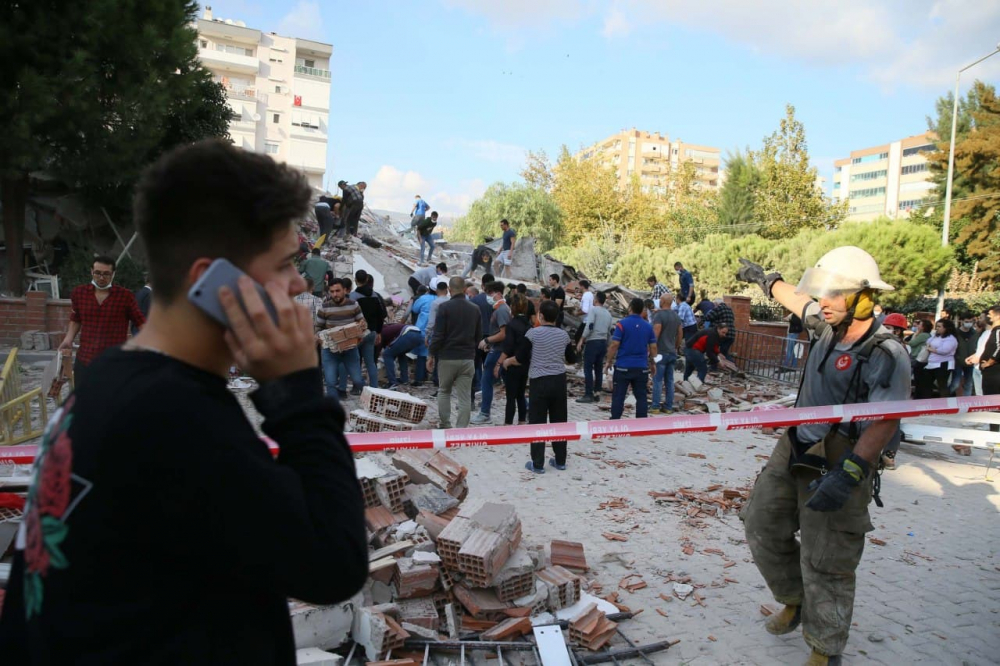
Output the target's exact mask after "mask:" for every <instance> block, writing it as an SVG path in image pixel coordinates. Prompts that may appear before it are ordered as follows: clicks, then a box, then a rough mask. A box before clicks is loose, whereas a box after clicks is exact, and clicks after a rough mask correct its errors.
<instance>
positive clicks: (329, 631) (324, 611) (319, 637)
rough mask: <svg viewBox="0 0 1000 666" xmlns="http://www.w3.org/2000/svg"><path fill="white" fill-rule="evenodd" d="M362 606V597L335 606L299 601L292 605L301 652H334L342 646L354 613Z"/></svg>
mask: <svg viewBox="0 0 1000 666" xmlns="http://www.w3.org/2000/svg"><path fill="white" fill-rule="evenodd" d="M361 603H362V596H361V595H360V594H358V595H355V596H354V597H352V598H351V599H350V600H348V601H345V602H342V603H339V604H335V605H333V606H314V605H312V604H307V603H303V602H301V601H295V602H292V603H291V604H290V608H289V613H290V615H291V618H292V632H293V633H294V635H295V647H296V648H297V649H304V648H319V649H320V650H325V649H332V648H336V647H339V646H340V645H342V644H343V643H344V642H345V641H346V640H347V638H348V636H349V634H350V631H351V623H352V621H353V618H354V611H355V609H356V608H359V607H360V606H361Z"/></svg>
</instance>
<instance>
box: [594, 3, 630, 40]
mask: <svg viewBox="0 0 1000 666" xmlns="http://www.w3.org/2000/svg"><path fill="white" fill-rule="evenodd" d="M631 31H632V24H631V23H629V21H628V19H627V18H625V14H623V13H622V11H621V9H619V8H618V7H617V6H615V7H612V8H611V9H610V10H609V11H608V13H607V14H606V15H605V16H604V28H603V29H602V30H601V34H602V35H604V36H605V37H607V38H608V39H612V38H614V37H625V36H627V35H628V34H629V33H630V32H631Z"/></svg>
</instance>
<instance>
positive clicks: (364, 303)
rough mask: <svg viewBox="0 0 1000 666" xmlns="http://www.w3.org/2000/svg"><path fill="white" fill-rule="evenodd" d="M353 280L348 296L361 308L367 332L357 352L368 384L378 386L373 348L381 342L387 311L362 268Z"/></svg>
mask: <svg viewBox="0 0 1000 666" xmlns="http://www.w3.org/2000/svg"><path fill="white" fill-rule="evenodd" d="M354 280H355V282H356V283H357V285H356V286H355V288H354V291H352V292H351V295H350V298H351V299H352V300H353V301H354V302H355V303H357V304H358V307H359V308H361V314H362V315H364V318H365V324H366V325H367V327H368V332H367V333H365V337H363V338H362V339H361V342H359V343H358V353H359V354H360V355H361V361H362V362H363V363H364V364H365V371H366V372H367V373H368V385H369V386H371V387H377V386H378V364H377V363H376V362H375V359H376V358H377V355H376V352H375V349H376V347H378V345H379V343H380V342H381V339H380V336H381V334H382V328H383V327H384V326H385V322H386V320H387V319H388V318H389V312H388V311H387V310H386V308H385V301H384V300H382V296H381V295H380V294H378V293H377V292H376V291H375V289H374V288H373V284H374V282H375V279H374V278H373V277H372V276H371V275H369V274H368V271H365V270H363V269H361V270H357V271H355V272H354Z"/></svg>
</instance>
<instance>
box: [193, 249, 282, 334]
mask: <svg viewBox="0 0 1000 666" xmlns="http://www.w3.org/2000/svg"><path fill="white" fill-rule="evenodd" d="M244 275H246V273H244V272H243V271H241V270H240V269H239V268H237V267H236V266H234V265H233V264H232V263H230V262H229V261H227V260H226V259H216V260H215V261H213V262H212V264H211V265H210V266H209V267H208V270H207V271H205V272H204V273H203V274H202V276H201V277H200V278H198V281H197V282H195V283H194V284H193V285H192V286H191V288H190V289H189V290H188V300H189V301H191V303H193V304H194V306H195V307H197V308H198V309H199V310H201V311H202V312H204V313H205V314H207V315H208V316H209V317H211V318H212V319H214V320H215V321H217V322H219V323H220V324H222V325H223V326H224V327H226V328H230V326H229V318H228V317H226V311H225V310H224V309H223V307H222V303H220V302H219V289H220V288H221V287H229V288H230V289H231V290H232V291H233V293H234V294H236V300H237V301H239V303H240V305H241V306H242V307H243V311H244V312H246V304H244V303H243V299H242V297H241V296H240V287H239V279H240V278H241V277H242V276H244ZM254 287H256V289H257V293H258V294H259V295H260V300H261V301H263V302H264V307H265V308H266V309H267V312H268V314H270V315H271V321H273V322H275V323H277V322H278V313H277V311H276V310H275V309H274V304H273V303H272V302H271V299H270V298H269V297H268V295H267V292H266V291H264V287H262V286H260V285H259V284H257V283H256V282H254Z"/></svg>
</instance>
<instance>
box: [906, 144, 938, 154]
mask: <svg viewBox="0 0 1000 666" xmlns="http://www.w3.org/2000/svg"><path fill="white" fill-rule="evenodd" d="M933 150H937V147H936V146H935V145H934V144H933V143H927V144H924V145H922V146H914V147H913V148H906V149H904V150H903V157H909V156H910V155H919V154H920V153H927V152H930V151H933Z"/></svg>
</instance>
